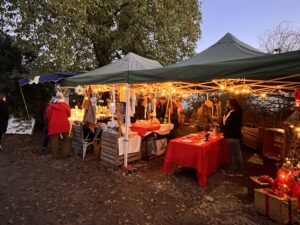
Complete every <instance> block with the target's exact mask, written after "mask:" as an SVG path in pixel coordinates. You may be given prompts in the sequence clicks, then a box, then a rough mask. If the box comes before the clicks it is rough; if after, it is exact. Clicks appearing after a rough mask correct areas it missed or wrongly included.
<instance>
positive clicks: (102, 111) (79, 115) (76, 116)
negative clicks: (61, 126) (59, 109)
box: [70, 106, 111, 121]
mask: <svg viewBox="0 0 300 225" xmlns="http://www.w3.org/2000/svg"><path fill="white" fill-rule="evenodd" d="M83 116H84V109H79V108H78V107H77V106H76V107H75V108H72V109H71V117H70V120H71V121H82V120H83ZM103 117H111V114H110V111H109V109H108V107H106V106H97V108H96V118H103Z"/></svg>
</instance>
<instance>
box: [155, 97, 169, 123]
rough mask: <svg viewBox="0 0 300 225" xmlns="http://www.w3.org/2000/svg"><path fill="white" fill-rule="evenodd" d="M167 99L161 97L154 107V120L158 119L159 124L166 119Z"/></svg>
mask: <svg viewBox="0 0 300 225" xmlns="http://www.w3.org/2000/svg"><path fill="white" fill-rule="evenodd" d="M166 103H167V99H166V97H165V96H161V97H160V99H159V102H158V105H157V106H156V118H157V119H159V121H160V123H163V122H164V119H165V118H166V112H167V104H166Z"/></svg>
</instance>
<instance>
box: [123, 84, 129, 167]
mask: <svg viewBox="0 0 300 225" xmlns="http://www.w3.org/2000/svg"><path fill="white" fill-rule="evenodd" d="M129 104H130V85H129V84H128V83H127V84H126V112H125V137H124V167H125V168H126V167H127V166H128V165H127V164H128V163H127V159H128V147H129V126H130V115H129V113H130V112H129V107H130V105H129Z"/></svg>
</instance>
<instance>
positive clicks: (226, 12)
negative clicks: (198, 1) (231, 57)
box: [196, 0, 300, 53]
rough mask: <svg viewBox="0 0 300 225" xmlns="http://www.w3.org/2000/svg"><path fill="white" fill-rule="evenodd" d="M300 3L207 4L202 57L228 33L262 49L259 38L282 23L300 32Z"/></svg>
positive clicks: (241, 0)
mask: <svg viewBox="0 0 300 225" xmlns="http://www.w3.org/2000/svg"><path fill="white" fill-rule="evenodd" d="M299 9H300V1H299V0H204V1H203V4H202V16H203V19H202V24H201V30H202V37H201V39H200V41H199V42H198V44H197V49H196V52H197V53H199V52H201V51H203V50H205V49H206V48H208V47H209V46H211V45H212V44H214V43H215V42H216V41H218V40H219V39H220V38H221V37H223V36H224V35H225V34H226V33H227V32H230V33H232V34H233V35H234V36H236V37H237V38H238V39H240V40H241V41H243V42H246V43H247V44H249V45H251V46H252V47H255V48H257V49H259V41H258V40H259V38H258V37H259V36H260V35H261V34H263V33H264V32H265V31H266V30H267V29H272V28H274V27H276V26H277V25H279V24H280V23H281V22H284V21H285V22H288V25H289V27H290V28H292V29H295V30H296V29H298V30H299V29H300V11H299Z"/></svg>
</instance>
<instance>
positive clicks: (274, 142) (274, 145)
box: [263, 128, 285, 161]
mask: <svg viewBox="0 0 300 225" xmlns="http://www.w3.org/2000/svg"><path fill="white" fill-rule="evenodd" d="M263 155H264V156H265V157H268V158H270V159H273V160H275V161H283V159H284V156H285V137H284V130H283V129H279V128H266V129H265V131H264V141H263Z"/></svg>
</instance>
